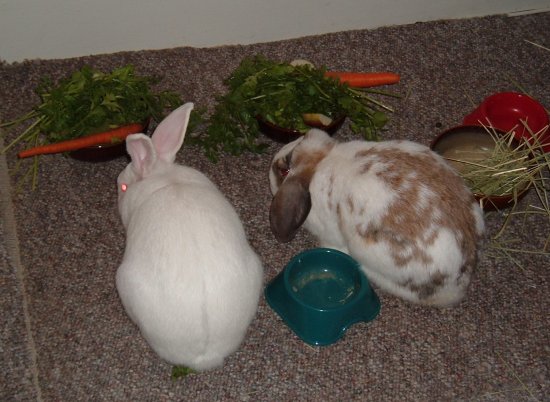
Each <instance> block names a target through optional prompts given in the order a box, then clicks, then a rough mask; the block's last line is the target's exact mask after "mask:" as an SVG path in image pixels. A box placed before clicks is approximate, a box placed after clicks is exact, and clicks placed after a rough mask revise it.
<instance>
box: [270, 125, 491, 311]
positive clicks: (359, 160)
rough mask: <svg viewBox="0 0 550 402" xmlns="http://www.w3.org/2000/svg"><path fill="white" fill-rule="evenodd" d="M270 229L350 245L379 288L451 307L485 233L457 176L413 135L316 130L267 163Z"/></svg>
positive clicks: (280, 235)
mask: <svg viewBox="0 0 550 402" xmlns="http://www.w3.org/2000/svg"><path fill="white" fill-rule="evenodd" d="M269 180H270V186H271V192H272V194H274V197H273V201H272V203H271V208H270V221H271V228H272V231H273V233H274V235H275V237H276V238H277V239H278V240H279V241H282V242H287V241H290V240H292V238H293V237H294V235H295V233H296V231H297V230H298V228H299V227H300V226H301V225H302V224H303V225H304V227H305V228H306V229H307V230H308V231H309V232H310V233H311V234H313V235H314V236H315V237H317V238H318V240H319V241H320V243H321V245H322V246H324V247H331V248H335V249H338V250H341V251H344V252H346V253H348V254H350V255H351V256H352V257H353V258H355V259H356V260H357V261H358V262H359V263H360V264H361V266H362V269H363V270H364V272H365V274H366V276H367V277H368V278H369V280H371V281H372V282H373V283H374V284H376V285H378V286H379V287H380V288H381V289H382V290H385V291H387V292H389V293H392V294H394V295H396V296H399V297H401V298H403V299H406V300H408V301H411V302H415V303H420V304H424V305H433V306H450V305H454V304H456V303H458V302H459V301H460V300H461V299H462V298H463V297H464V295H465V292H466V290H467V287H468V284H469V282H470V277H471V274H472V272H473V270H474V268H475V265H476V262H477V254H478V243H479V240H480V239H481V236H482V235H483V233H484V228H485V223H484V217H483V212H482V210H481V208H480V207H479V205H478V203H477V202H476V201H475V200H474V197H473V195H472V193H471V191H470V190H469V189H468V188H467V187H466V185H465V183H464V182H463V180H462V179H461V177H460V176H459V175H458V174H457V173H456V172H455V171H454V170H453V169H452V168H451V167H450V166H449V165H448V164H447V163H446V162H445V160H444V159H443V158H441V157H440V156H439V155H437V154H436V153H435V152H432V151H431V150H430V149H429V148H427V147H425V146H423V145H421V144H418V143H414V142H410V141H384V142H366V141H351V142H347V143H338V142H337V141H336V140H334V139H333V138H331V137H330V136H329V135H327V134H326V133H325V132H323V131H321V130H318V129H313V130H310V131H309V132H308V133H307V134H306V135H305V136H304V137H301V138H299V139H297V140H295V141H293V142H291V143H289V144H286V145H285V146H283V147H282V149H280V150H279V151H278V152H277V153H276V154H275V156H274V158H273V161H272V164H271V169H270V172H269Z"/></svg>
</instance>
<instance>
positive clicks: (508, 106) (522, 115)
mask: <svg viewBox="0 0 550 402" xmlns="http://www.w3.org/2000/svg"><path fill="white" fill-rule="evenodd" d="M522 121H524V122H525V124H527V126H528V127H529V130H530V131H531V132H532V133H534V134H537V135H538V136H539V141H540V143H541V144H543V149H544V151H545V152H549V151H550V130H549V129H548V124H549V120H548V113H547V112H546V110H545V109H544V107H543V106H542V105H541V104H540V103H539V102H537V101H536V100H534V99H533V98H531V97H530V96H528V95H525V94H521V93H517V92H499V93H496V94H493V95H491V96H489V97H487V98H485V100H483V102H481V104H480V105H479V107H478V108H477V109H475V110H474V111H473V112H472V113H470V114H469V115H468V116H466V117H465V118H464V124H465V125H486V126H490V127H494V128H496V129H499V130H502V131H504V132H509V131H511V130H514V136H515V137H516V138H517V139H518V140H521V139H527V140H529V141H530V142H532V138H531V133H530V131H529V130H528V129H526V127H525V125H524V124H523V123H522Z"/></svg>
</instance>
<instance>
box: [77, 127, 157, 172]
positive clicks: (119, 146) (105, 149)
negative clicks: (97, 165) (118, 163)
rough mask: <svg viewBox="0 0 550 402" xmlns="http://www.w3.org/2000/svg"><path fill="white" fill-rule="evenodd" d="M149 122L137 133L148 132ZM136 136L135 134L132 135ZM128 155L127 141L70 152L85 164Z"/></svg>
mask: <svg viewBox="0 0 550 402" xmlns="http://www.w3.org/2000/svg"><path fill="white" fill-rule="evenodd" d="M148 125H149V122H146V123H143V124H142V125H141V129H140V130H136V131H135V132H136V133H144V132H145V131H146V130H147V126H148ZM132 134H134V133H132ZM125 155H126V141H124V140H123V141H119V142H113V143H105V144H98V145H93V146H90V147H85V148H80V149H77V150H75V151H71V152H69V156H70V157H71V158H73V159H77V160H80V161H84V162H107V161H110V160H113V159H116V158H120V157H121V156H125Z"/></svg>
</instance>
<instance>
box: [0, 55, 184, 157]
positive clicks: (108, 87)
mask: <svg viewBox="0 0 550 402" xmlns="http://www.w3.org/2000/svg"><path fill="white" fill-rule="evenodd" d="M157 82H158V79H157V78H153V77H143V76H138V75H136V74H135V72H134V68H133V66H131V65H127V66H124V67H121V68H117V69H115V70H113V71H112V72H110V73H103V72H100V71H97V70H94V69H92V68H90V67H88V66H85V67H83V68H82V69H81V70H79V71H76V72H74V73H73V74H72V75H71V76H70V77H69V78H66V79H64V80H62V81H60V82H59V83H58V84H57V85H56V84H54V83H53V82H52V81H51V79H49V78H44V79H43V80H42V82H41V84H40V85H39V86H38V87H37V89H36V92H37V94H38V95H39V96H40V99H41V103H40V104H39V105H38V106H36V107H35V108H34V109H33V110H32V111H30V112H28V113H27V114H25V115H23V116H21V117H19V118H18V119H15V120H13V121H10V122H5V123H2V124H0V127H12V126H17V125H19V124H21V123H24V122H26V121H28V120H34V122H33V123H32V124H31V125H30V126H29V127H28V128H27V129H26V130H25V131H24V132H23V133H22V134H21V135H19V136H18V137H17V138H16V139H15V140H13V141H12V142H11V143H10V144H8V145H7V146H6V148H5V149H4V150H3V151H2V152H5V151H7V150H8V149H9V148H11V147H12V146H13V145H15V144H16V143H19V142H23V143H28V144H29V145H32V146H34V145H38V144H39V143H54V142H58V141H62V140H67V139H72V138H77V137H81V136H83V135H87V134H91V133H95V132H101V131H105V130H108V129H111V128H114V127H118V126H122V125H125V124H129V123H140V122H143V121H146V120H147V119H149V118H152V119H154V120H161V118H162V115H163V111H164V110H165V109H166V108H170V109H173V108H175V107H176V106H178V105H180V104H181V103H182V101H181V99H180V97H179V95H178V94H176V93H173V92H169V91H164V92H160V93H154V92H153V91H152V90H151V89H150V85H153V84H155V83H157Z"/></svg>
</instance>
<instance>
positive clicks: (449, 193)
mask: <svg viewBox="0 0 550 402" xmlns="http://www.w3.org/2000/svg"><path fill="white" fill-rule="evenodd" d="M355 156H356V157H361V156H362V157H372V156H375V157H376V160H377V161H379V162H380V163H383V164H385V165H387V166H389V167H388V169H386V170H385V171H382V172H378V173H377V174H378V176H379V178H380V179H381V180H383V181H384V182H385V183H386V184H387V185H388V186H389V187H390V188H391V189H392V190H393V191H395V192H399V196H398V197H397V198H396V199H395V200H394V201H393V202H392V204H391V205H389V206H388V209H387V213H386V215H385V216H383V217H382V219H381V222H380V226H379V227H378V228H374V227H373V228H367V229H366V230H364V231H363V233H362V234H361V235H362V236H363V238H364V239H365V241H366V242H368V243H370V242H373V241H377V240H381V241H385V242H387V243H388V244H389V245H390V248H391V250H392V257H393V259H394V261H395V263H396V265H397V266H406V265H407V264H408V263H410V262H411V261H412V260H414V261H418V262H420V263H422V264H430V263H431V262H432V259H431V257H430V256H429V255H427V254H426V252H425V251H424V250H425V248H426V247H427V246H429V245H432V244H433V243H434V241H435V240H436V238H437V232H429V229H430V226H431V225H432V224H433V225H435V226H436V227H437V228H447V229H449V230H450V231H451V232H452V233H458V234H460V236H457V241H458V242H459V247H460V248H461V251H462V253H463V255H464V256H465V257H467V258H466V262H465V264H464V267H463V269H464V270H465V272H469V271H471V270H472V269H473V266H474V265H475V256H473V255H472V250H476V243H477V235H476V233H475V221H474V217H473V215H472V202H473V196H472V194H471V193H470V191H469V190H468V189H467V188H466V187H465V185H464V183H463V181H462V179H461V178H460V177H459V176H458V175H457V174H456V173H455V172H454V171H453V170H451V169H447V168H445V165H441V164H439V163H438V162H437V160H436V159H435V157H434V155H432V153H431V152H430V151H427V152H422V153H420V154H418V153H415V154H411V153H408V152H404V151H401V150H399V149H381V150H376V149H369V150H367V151H363V152H357V153H356V154H355ZM361 166H365V165H364V164H363V165H361ZM411 174H412V175H414V177H411ZM405 184H408V185H405ZM423 188H424V189H427V190H428V191H430V192H431V193H432V194H429V195H426V194H424V195H422V192H421V191H422V189H423ZM422 197H423V198H422ZM421 201H422V202H423V203H424V205H421V204H420V203H421ZM436 213H438V216H436V215H435V214H436ZM474 254H475V253H474ZM424 292H425V293H429V291H428V290H426V291H424Z"/></svg>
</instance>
